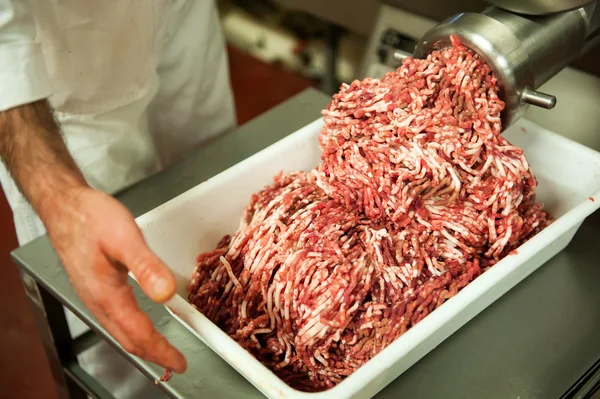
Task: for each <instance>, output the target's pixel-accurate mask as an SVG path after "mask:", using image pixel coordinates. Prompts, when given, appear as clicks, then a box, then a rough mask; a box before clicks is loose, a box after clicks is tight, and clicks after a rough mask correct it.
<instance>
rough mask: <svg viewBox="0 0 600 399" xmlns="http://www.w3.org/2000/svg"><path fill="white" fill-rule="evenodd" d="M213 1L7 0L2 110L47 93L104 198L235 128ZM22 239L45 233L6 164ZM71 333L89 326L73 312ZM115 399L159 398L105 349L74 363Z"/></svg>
mask: <svg viewBox="0 0 600 399" xmlns="http://www.w3.org/2000/svg"><path fill="white" fill-rule="evenodd" d="M228 72H229V71H228V64H227V58H226V52H225V44H224V40H223V36H222V33H221V30H220V25H219V19H218V15H217V12H216V7H215V4H214V2H213V1H212V0H103V1H98V0H0V87H2V91H1V92H0V112H1V111H4V110H6V109H9V108H12V107H15V106H18V105H22V104H26V103H29V102H32V101H35V100H39V99H42V98H48V99H49V101H50V103H51V105H52V107H53V108H54V110H55V115H56V118H57V120H58V122H59V124H60V126H61V131H62V133H63V136H64V139H65V141H66V143H67V146H68V148H69V151H70V152H71V154H72V155H73V157H74V159H75V161H76V163H77V164H78V166H79V167H80V168H81V170H82V171H83V174H84V176H85V177H86V179H87V181H88V182H89V183H90V184H91V185H92V186H93V187H95V188H98V189H101V190H103V191H106V192H108V193H115V192H116V191H118V190H120V189H122V188H124V187H126V186H128V185H131V184H133V183H135V182H137V181H139V180H140V179H143V178H144V177H147V176H149V175H150V174H152V173H154V172H156V171H158V170H160V169H161V168H162V167H164V166H166V165H168V164H170V163H172V162H173V161H176V160H177V159H178V158H179V157H180V156H181V155H182V153H183V151H184V150H185V151H188V150H190V149H191V148H193V147H194V146H197V145H201V144H202V142H203V141H204V140H207V139H209V138H211V137H214V136H215V135H218V134H220V133H222V132H225V131H226V130H228V129H230V128H232V127H233V126H234V120H235V117H234V106H233V100H232V95H231V89H230V83H229V73H228ZM0 181H1V183H2V188H3V190H4V193H5V195H6V197H7V199H8V201H9V203H10V206H11V208H12V210H13V214H14V220H15V227H16V230H17V236H18V239H19V243H20V244H21V245H22V244H25V243H27V242H29V241H31V240H33V239H34V238H36V237H38V236H40V235H42V234H44V233H45V230H44V227H43V226H42V224H41V223H40V221H39V219H38V218H37V216H36V215H35V212H33V210H32V209H31V207H30V206H29V205H28V204H27V202H26V201H25V200H24V198H23V197H22V195H21V194H20V192H19V191H18V190H17V188H16V186H15V184H14V182H13V181H12V179H11V178H10V176H9V174H8V173H7V171H6V170H5V169H4V167H3V166H0ZM67 319H68V321H69V325H70V327H71V333H72V334H73V335H76V334H78V333H81V332H82V331H84V330H86V329H87V327H86V326H85V325H84V324H83V323H82V322H81V321H79V320H78V319H77V318H76V317H75V316H74V315H72V314H71V313H69V312H67ZM79 360H80V363H81V365H82V366H83V367H84V369H86V370H87V371H88V372H89V373H90V374H92V376H94V377H96V378H97V379H98V380H99V381H100V382H101V383H103V385H104V386H105V387H106V388H107V389H108V390H109V391H111V392H112V393H113V394H114V395H115V396H116V397H117V398H127V397H132V398H133V397H143V398H148V397H154V396H156V394H159V395H160V393H159V392H158V390H157V389H156V388H155V387H154V386H153V384H152V382H150V381H148V380H147V379H146V378H145V377H144V376H143V375H142V374H141V373H140V372H139V371H137V370H136V369H135V368H133V367H132V366H130V365H129V363H128V362H127V361H125V360H124V359H122V358H121V357H120V356H119V355H118V354H117V353H116V351H114V350H113V349H112V348H110V347H109V346H108V345H107V344H104V343H101V344H98V345H96V346H95V347H93V348H91V349H90V350H88V351H87V352H85V353H84V354H83V355H81V356H80V357H79Z"/></svg>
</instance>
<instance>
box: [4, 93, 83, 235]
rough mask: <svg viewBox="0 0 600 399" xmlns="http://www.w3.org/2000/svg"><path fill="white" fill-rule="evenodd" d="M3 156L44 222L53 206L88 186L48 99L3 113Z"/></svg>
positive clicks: (51, 212)
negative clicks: (56, 121)
mask: <svg viewBox="0 0 600 399" xmlns="http://www.w3.org/2000/svg"><path fill="white" fill-rule="evenodd" d="M0 156H1V157H2V160H3V161H4V164H5V165H6V168H7V169H8V170H9V172H10V173H11V175H12V177H13V179H14V180H15V182H16V183H17V185H18V186H19V188H20V189H21V191H22V192H23V194H24V196H25V198H26V199H27V200H28V201H29V203H30V204H31V205H32V206H33V208H34V209H35V210H36V211H37V212H38V215H39V216H40V218H41V219H42V221H43V222H44V223H46V222H47V221H49V218H51V216H52V214H53V213H54V212H53V210H52V208H53V204H55V203H57V202H58V203H60V202H63V201H64V200H65V198H64V197H68V196H70V195H73V194H74V193H76V192H78V191H80V190H81V189H83V188H85V187H87V183H86V181H85V178H84V177H83V175H82V174H81V171H80V170H79V168H78V167H77V165H76V164H75V161H74V160H73V158H72V157H71V154H69V151H68V150H67V147H66V145H65V143H64V141H63V140H62V137H61V136H60V133H59V130H58V127H57V125H56V123H55V121H54V116H53V114H52V111H51V110H50V107H49V106H48V103H47V101H46V100H38V101H35V102H33V103H31V104H25V105H22V106H18V107H16V108H12V109H9V110H6V111H4V112H0Z"/></svg>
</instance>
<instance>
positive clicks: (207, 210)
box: [137, 119, 600, 399]
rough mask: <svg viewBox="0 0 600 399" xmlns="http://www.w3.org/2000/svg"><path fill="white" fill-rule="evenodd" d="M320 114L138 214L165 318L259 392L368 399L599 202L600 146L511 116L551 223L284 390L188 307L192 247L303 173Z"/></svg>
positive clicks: (314, 160) (313, 154)
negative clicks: (341, 363)
mask: <svg viewBox="0 0 600 399" xmlns="http://www.w3.org/2000/svg"><path fill="white" fill-rule="evenodd" d="M321 127H322V120H321V119H319V120H317V121H315V122H313V123H311V124H309V125H307V126H305V127H304V128H302V129H300V130H299V131H297V132H296V133H294V134H292V135H290V136H288V137H286V138H285V139H283V140H281V141H279V142H277V143H275V144H273V145H272V146H271V147H269V148H267V149H265V150H263V151H261V152H259V153H257V154H255V155H254V156H252V157H250V158H248V159H246V160H245V161H243V162H241V163H239V164H237V165H235V166H233V167H232V168H230V169H228V170H226V171H225V172H223V173H220V174H219V175H217V176H215V177H213V178H212V179H210V180H208V181H206V182H204V183H202V184H200V185H198V186H196V187H194V188H193V189H191V190H189V191H187V192H185V193H183V194H182V195H180V196H178V197H176V198H174V199H173V200H171V201H169V202H167V203H165V204H164V205H162V206H160V207H158V208H156V209H154V210H152V211H150V212H148V213H147V214H145V215H142V216H141V217H139V218H138V219H137V221H138V224H139V225H140V227H141V228H142V231H143V232H144V235H145V237H146V239H147V241H148V243H149V245H150V247H151V248H152V249H153V250H154V251H155V252H156V253H157V255H158V256H159V257H161V258H162V259H163V260H164V261H165V262H166V264H167V265H169V266H170V267H171V269H172V271H173V272H174V274H175V276H176V279H177V287H178V295H176V296H175V297H174V298H173V299H172V300H171V301H169V303H168V304H167V309H169V311H170V312H171V314H172V315H173V317H175V318H176V319H177V320H179V321H180V322H181V323H182V324H183V325H184V326H186V327H187V328H188V329H189V330H190V331H192V332H193V333H194V334H195V335H196V336H198V338H199V339H201V340H202V341H203V342H204V343H206V344H207V345H208V346H209V347H210V348H211V349H212V350H213V351H215V352H216V353H218V354H219V355H220V356H221V357H222V358H223V359H225V360H226V361H227V362H228V363H229V364H230V365H231V366H232V367H234V368H235V369H236V370H237V371H238V372H239V373H240V374H242V375H243V376H244V377H245V378H246V379H247V380H248V381H250V382H251V383H252V384H253V385H254V386H255V387H256V388H258V389H259V390H260V391H261V392H262V393H263V394H264V395H266V396H267V397H269V398H271V399H275V398H305V399H308V398H314V399H321V398H332V399H334V398H335V399H342V398H371V397H373V396H374V395H375V394H376V393H377V392H379V391H380V390H381V389H383V388H384V387H385V386H386V385H387V384H389V383H390V382H391V381H393V380H394V379H395V378H396V377H398V376H399V375H400V374H402V373H403V372H404V371H405V370H407V369H408V368H409V367H410V366H412V365H413V364H414V363H416V362H417V361H418V360H419V359H420V358H422V357H423V356H424V355H426V354H427V353H428V352H429V351H431V350H432V349H434V348H435V347H436V346H437V345H439V344H440V343H441V342H442V341H443V340H444V339H446V338H447V337H449V336H450V335H451V334H452V333H454V332H455V331H456V330H458V329H459V328H460V327H461V326H463V325H464V324H465V323H466V322H467V321H469V320H470V319H471V318H473V317H474V316H475V315H477V314H478V313H479V312H481V311H482V310H483V309H485V308H486V307H487V306H489V305H490V304H491V303H492V302H494V301H495V300H496V299H498V298H499V297H500V296H501V295H503V294H504V293H505V292H507V291H508V290H509V289H511V288H512V287H513V286H514V285H516V284H517V283H518V282H520V281H521V280H523V279H524V278H525V277H526V276H527V275H529V274H530V273H531V272H533V271H534V270H536V269H537V268H538V267H540V266H541V265H542V264H543V263H545V262H546V261H547V260H548V259H550V258H551V257H553V256H554V255H556V254H557V253H558V252H560V251H561V250H562V249H563V248H564V247H565V246H566V245H567V244H568V243H569V242H570V241H571V239H572V237H573V235H574V234H575V232H576V231H577V229H578V228H579V226H580V225H581V223H582V222H583V220H584V219H585V218H586V217H587V216H589V215H590V214H591V213H592V212H594V211H595V210H596V209H597V208H598V207H599V205H600V153H597V152H595V151H593V150H591V149H589V148H587V147H584V146H582V145H579V144H577V143H575V142H573V141H570V140H568V139H566V138H564V137H562V136H559V135H556V134H554V133H551V132H548V131H546V130H544V129H542V128H540V127H539V126H537V125H535V124H533V123H531V122H528V121H524V120H522V121H520V122H519V123H518V124H516V125H515V126H513V127H511V128H510V129H509V130H507V131H506V132H505V133H504V135H505V136H506V137H508V139H509V140H510V141H511V142H512V143H514V144H515V145H518V146H519V147H521V148H523V149H524V150H525V154H526V156H527V159H528V160H529V162H530V164H531V165H532V168H533V171H534V173H535V174H536V176H537V178H538V180H539V187H538V196H537V198H538V201H541V202H543V203H544V204H545V206H546V209H547V210H548V211H550V212H551V214H552V215H553V216H554V217H556V218H557V220H556V221H555V222H554V223H553V224H552V225H551V226H549V227H548V228H546V229H545V230H544V231H542V232H541V233H540V234H538V235H537V236H535V237H534V238H533V239H531V240H530V241H529V242H527V243H526V244H524V245H523V246H522V247H521V248H519V249H518V254H516V255H511V256H508V257H506V258H505V259H504V260H502V261H501V262H500V263H498V264H497V265H496V266H494V267H493V268H491V269H490V270H488V271H487V272H486V273H484V274H483V275H482V276H480V277H479V278H477V279H476V280H475V281H474V282H472V283H471V284H469V285H468V286H467V287H465V288H464V289H463V290H462V291H461V292H460V293H459V294H458V295H456V296H455V297H453V298H451V299H450V300H449V301H447V302H446V303H445V304H444V305H442V306H441V307H440V308H439V309H437V310H435V311H434V312H432V313H431V314H430V315H428V316H427V317H426V318H425V319H424V320H423V321H421V322H420V323H419V324H417V325H416V326H415V327H413V328H412V329H410V330H409V331H408V332H407V333H406V334H404V335H403V336H401V337H400V338H398V339H397V340H396V341H395V342H393V343H392V344H391V345H389V346H388V347H387V348H386V349H384V350H383V351H382V352H381V353H379V354H378V355H377V356H376V357H375V358H373V359H372V360H370V361H369V362H368V363H366V364H365V365H364V366H362V367H361V368H360V369H358V370H357V371H356V372H354V373H353V374H352V375H351V376H349V377H348V378H347V379H346V380H344V381H343V382H342V383H340V384H339V385H337V386H336V387H335V388H333V389H331V390H329V391H325V392H321V393H304V392H299V391H297V390H294V389H292V388H291V387H289V386H288V385H286V384H285V383H284V382H283V381H281V380H280V379H279V378H277V377H276V376H275V374H273V373H272V372H271V371H269V370H268V369H267V368H266V367H264V366H263V365H262V364H261V363H260V362H258V361H257V360H256V359H255V358H254V357H253V356H252V355H250V354H249V353H248V352H246V351H245V350H244V349H242V347H240V346H239V345H238V344H237V343H236V342H235V341H233V340H232V339H231V338H229V337H228V336H227V335H226V334H225V333H223V332H222V331H221V330H220V329H219V328H218V327H217V326H215V325H214V324H213V323H212V322H211V321H209V320H208V319H207V318H205V317H204V316H203V315H202V314H201V313H200V312H198V311H196V310H195V309H194V308H193V307H192V306H191V305H190V304H189V303H188V302H187V301H186V298H187V292H186V286H187V284H188V282H189V281H190V277H191V274H192V270H193V269H194V266H195V259H196V256H197V255H198V254H200V253H201V252H204V251H209V250H212V249H214V247H215V245H216V244H217V243H218V242H219V240H220V239H221V238H222V237H223V236H224V235H225V234H231V233H233V232H234V231H235V229H236V228H237V227H238V224H239V220H240V218H241V216H242V211H243V209H244V208H245V206H246V204H247V203H248V201H249V199H250V196H251V194H252V193H254V192H257V191H259V190H260V189H262V188H263V187H264V186H265V185H266V184H269V183H271V181H272V178H273V176H274V175H275V174H276V173H277V172H279V171H281V170H284V171H286V172H289V171H294V170H309V169H311V168H313V167H314V166H316V165H317V164H318V163H319V160H320V151H319V147H318V143H317V136H318V134H319V132H320V129H321Z"/></svg>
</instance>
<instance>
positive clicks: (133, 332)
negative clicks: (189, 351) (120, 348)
mask: <svg viewBox="0 0 600 399" xmlns="http://www.w3.org/2000/svg"><path fill="white" fill-rule="evenodd" d="M104 311H105V312H106V314H107V315H108V317H109V318H110V320H111V321H110V324H113V325H114V326H115V328H116V329H118V330H119V332H118V333H117V334H115V338H117V336H119V337H122V336H125V337H127V340H129V341H130V343H131V346H130V347H125V346H124V348H125V349H126V350H127V351H128V352H130V353H133V354H134V355H136V356H138V357H141V358H143V359H146V360H148V361H150V362H153V363H156V364H159V365H160V366H162V367H165V368H167V369H169V370H173V371H175V372H177V373H183V372H184V371H185V369H186V368H187V361H186V359H185V357H184V356H183V354H182V353H181V352H180V351H178V350H177V349H176V348H175V347H174V346H172V345H171V344H170V343H169V341H167V339H166V338H165V337H164V336H163V335H162V334H160V333H159V332H158V331H157V330H156V329H155V328H154V325H153V324H152V321H151V320H150V318H149V317H148V316H147V315H146V314H145V313H144V312H142V311H141V310H140V309H139V307H138V306H137V303H136V301H135V297H134V295H133V290H132V289H131V286H129V285H125V286H123V287H122V288H120V289H118V290H116V292H114V293H113V295H112V296H111V300H110V302H109V303H107V304H106V306H105V310H104ZM111 333H112V332H111Z"/></svg>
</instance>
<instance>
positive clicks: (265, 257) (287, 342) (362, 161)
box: [189, 41, 551, 391]
mask: <svg viewBox="0 0 600 399" xmlns="http://www.w3.org/2000/svg"><path fill="white" fill-rule="evenodd" d="M503 107H504V103H503V102H502V101H501V100H500V99H499V98H498V84H497V81H496V78H495V77H494V75H493V73H492V71H491V70H490V68H489V67H488V66H487V65H486V64H485V62H483V60H482V59H481V58H480V57H479V56H477V55H476V54H475V53H473V52H472V51H470V50H468V49H467V48H466V47H464V46H462V45H461V44H460V43H459V42H457V41H454V42H453V45H452V46H451V47H448V48H446V49H444V50H441V51H435V52H433V53H431V54H430V55H429V56H428V57H427V59H424V60H418V59H412V58H408V59H406V60H405V61H404V63H403V65H402V66H401V67H400V68H398V70H397V71H395V72H391V73H388V74H387V75H386V76H385V77H384V78H382V79H365V80H363V81H355V82H353V83H352V84H351V85H346V84H344V85H343V86H342V87H341V90H340V92H339V93H338V94H336V95H335V96H334V98H333V101H332V102H331V104H330V105H329V107H328V108H327V110H325V111H324V112H323V114H324V121H325V126H324V128H323V130H322V133H321V135H320V138H319V142H320V145H321V149H322V163H321V164H320V165H319V166H318V167H317V168H316V169H314V170H312V171H308V172H296V173H292V174H288V175H281V174H280V175H278V176H277V177H275V181H274V184H272V185H271V186H268V187H266V188H265V189H264V190H262V191H261V192H259V193H257V194H255V195H253V197H252V199H251V202H250V204H249V205H248V207H247V209H246V211H245V214H244V216H243V219H242V222H241V225H240V227H239V229H238V230H237V232H236V233H235V234H233V236H227V237H225V238H224V239H223V240H222V241H221V242H220V243H219V244H218V245H217V248H216V249H215V250H214V251H212V252H208V253H204V254H201V255H200V256H199V257H198V259H197V268H196V269H195V271H194V275H193V278H192V282H191V284H190V291H189V292H190V293H189V301H190V303H192V304H193V305H194V306H195V307H196V308H197V309H198V310H199V311H200V312H202V313H203V314H204V315H205V316H207V317H208V318H209V319H210V320H212V321H213V322H214V323H215V324H217V325H218V326H219V327H220V328H221V329H222V330H223V331H225V332H226V333H227V334H228V335H230V336H231V337H232V338H233V339H235V340H236V341H237V342H238V343H239V344H240V345H241V346H242V347H244V348H245V349H247V350H248V351H249V352H251V353H252V354H253V355H254V356H256V357H257V358H258V359H259V360H260V361H261V362H262V363H263V364H265V365H266V366H267V367H269V368H270V369H272V370H273V371H274V372H275V373H276V374H277V375H278V376H279V377H281V378H282V379H283V380H284V381H286V382H287V383H288V384H290V385H291V386H293V387H294V388H297V389H301V390H304V391H322V390H325V389H328V388H331V387H333V386H334V385H336V384H337V383H339V382H340V381H342V380H343V379H344V378H345V377H347V376H348V375H350V374H351V373H352V372H353V371H355V370H356V369H357V368H358V367H360V366H361V365H363V364H364V363H365V362H367V361H368V360H369V359H371V358H372V357H374V356H375V355H376V354H377V353H378V352H379V351H381V350H382V349H383V348H385V347H386V346H387V345H389V344H390V343H391V342H392V341H394V340H395V339H396V338H398V337H399V336H401V335H402V334H404V333H405V332H406V331H407V330H408V329H409V328H410V327H412V326H414V325H415V324H416V323H418V322H419V321H420V320H422V319H423V318H424V317H426V316H427V315H428V314H429V313H430V312H432V311H433V310H434V309H436V308H437V307H439V306H441V305H442V304H443V303H444V302H445V301H446V300H447V299H448V298H450V297H452V296H454V295H455V294H456V293H457V292H458V291H459V290H460V289H461V288H463V287H465V286H466V285H467V284H468V283H469V282H471V281H472V280H473V279H474V278H476V277H477V276H478V275H480V274H481V273H482V272H484V271H485V270H486V269H487V268H489V267H491V266H492V265H494V264H495V263H497V262H498V261H499V260H500V259H502V258H503V257H504V256H506V255H507V254H509V253H510V252H511V251H513V250H515V249H516V248H517V247H518V246H519V245H521V244H522V243H523V242H525V241H526V240H527V239H529V238H530V237H531V236H533V235H534V234H536V233H537V232H539V231H540V230H541V229H543V228H544V227H546V226H547V225H548V224H549V223H550V222H551V218H550V217H549V216H548V215H547V214H546V213H545V212H544V211H543V210H542V208H541V206H540V205H538V204H536V203H535V187H536V179H535V177H534V175H533V174H532V172H531V169H530V168H529V165H528V163H527V160H526V159H525V157H524V155H523V152H522V150H521V149H519V148H517V147H515V146H513V145H511V144H510V143H509V142H508V141H507V140H506V139H504V138H503V137H502V136H501V135H500V132H501V130H502V126H501V121H500V113H501V111H502V109H503Z"/></svg>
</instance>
